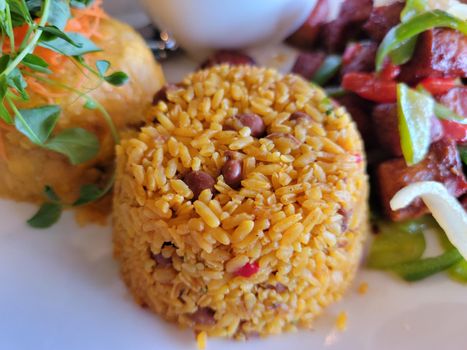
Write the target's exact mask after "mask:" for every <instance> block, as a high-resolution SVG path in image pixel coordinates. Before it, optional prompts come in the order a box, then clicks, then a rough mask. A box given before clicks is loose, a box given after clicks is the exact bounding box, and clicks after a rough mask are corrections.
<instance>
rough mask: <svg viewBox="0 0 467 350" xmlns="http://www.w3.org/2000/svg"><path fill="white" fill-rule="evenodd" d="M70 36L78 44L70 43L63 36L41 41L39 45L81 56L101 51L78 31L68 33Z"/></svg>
mask: <svg viewBox="0 0 467 350" xmlns="http://www.w3.org/2000/svg"><path fill="white" fill-rule="evenodd" d="M67 35H68V37H69V38H70V39H71V40H72V41H73V42H74V43H76V44H78V45H79V47H77V46H76V45H72V44H70V43H69V42H68V41H66V40H63V39H62V38H55V39H53V40H50V41H41V42H40V43H39V46H42V47H45V48H47V49H50V50H52V51H55V52H58V53H60V54H62V55H65V56H80V55H84V54H86V53H90V52H97V51H101V49H100V48H99V47H97V46H96V44H94V43H93V42H92V41H91V40H89V39H88V38H86V37H84V36H82V35H81V34H78V33H67Z"/></svg>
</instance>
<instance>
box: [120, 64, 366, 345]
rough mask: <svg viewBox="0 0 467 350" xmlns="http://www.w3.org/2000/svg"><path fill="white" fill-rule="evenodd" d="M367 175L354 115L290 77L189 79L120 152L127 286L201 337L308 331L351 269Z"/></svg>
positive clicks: (252, 70) (269, 73)
mask: <svg viewBox="0 0 467 350" xmlns="http://www.w3.org/2000/svg"><path fill="white" fill-rule="evenodd" d="M364 169H365V164H364V156H363V147H362V141H361V139H360V136H359V134H358V132H357V129H356V126H355V124H354V123H353V122H352V120H351V118H350V116H349V115H348V114H347V112H346V111H345V110H344V109H343V108H342V107H338V106H336V105H335V104H333V103H332V102H331V101H330V100H329V99H328V98H327V97H326V95H325V94H324V92H323V91H322V90H321V89H319V88H316V87H313V86H311V85H310V84H309V83H308V82H306V81H304V80H303V79H301V78H299V77H298V76H295V75H285V76H282V75H280V74H279V73H277V72H276V71H275V70H272V69H266V68H257V67H246V66H239V67H229V66H226V65H223V66H216V67H214V68H211V69H209V70H203V71H199V72H196V73H193V74H191V75H189V76H188V77H187V78H186V79H185V80H184V81H183V82H181V83H180V84H177V85H173V86H168V87H167V88H165V89H164V90H163V91H161V92H160V93H159V94H158V95H157V97H156V99H155V106H154V107H153V108H152V110H151V113H150V116H149V123H148V125H147V126H145V127H143V128H142V129H141V130H140V132H139V134H138V135H136V136H135V137H134V138H129V139H126V140H125V141H123V142H122V144H121V146H119V147H118V149H117V176H116V186H115V194H114V214H113V222H114V245H115V255H116V258H117V259H118V261H119V263H120V267H121V272H122V276H123V279H124V281H125V282H126V284H127V285H128V287H129V289H130V290H131V292H132V294H133V295H134V297H135V299H136V300H137V302H138V303H140V304H141V305H142V306H144V307H148V308H149V309H151V310H152V311H154V312H155V313H157V314H159V315H161V316H162V317H164V318H166V319H167V320H170V321H175V322H177V323H178V324H180V325H182V326H188V327H192V328H193V329H194V330H195V331H196V332H197V333H201V334H202V335H203V337H204V336H205V334H207V335H209V336H225V337H235V338H240V339H243V338H248V337H251V336H258V335H259V336H264V335H268V334H276V333H280V332H282V331H290V330H294V329H296V328H297V327H311V326H312V324H313V321H314V319H315V318H316V316H317V315H319V314H320V313H321V312H322V311H323V309H324V308H325V307H326V306H327V305H329V304H330V303H332V302H334V301H335V300H337V299H339V298H340V297H341V296H342V294H343V292H344V290H345V289H346V287H347V286H348V284H349V283H350V282H351V280H352V278H353V276H354V274H355V271H356V269H357V266H358V263H359V259H360V255H361V251H362V241H363V239H364V237H365V234H366V229H367V221H366V219H367V218H366V215H367V203H366V200H367V189H368V184H367V177H366V175H365V170H364Z"/></svg>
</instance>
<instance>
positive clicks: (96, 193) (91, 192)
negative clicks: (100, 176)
mask: <svg viewBox="0 0 467 350" xmlns="http://www.w3.org/2000/svg"><path fill="white" fill-rule="evenodd" d="M103 192H104V191H102V190H101V189H100V188H99V187H98V186H97V185H95V184H88V185H83V186H81V188H80V190H79V198H78V199H77V200H76V202H74V203H73V206H75V207H76V206H80V205H85V204H88V203H91V202H94V201H95V200H97V199H99V198H101V197H102V195H103V194H104V193H103Z"/></svg>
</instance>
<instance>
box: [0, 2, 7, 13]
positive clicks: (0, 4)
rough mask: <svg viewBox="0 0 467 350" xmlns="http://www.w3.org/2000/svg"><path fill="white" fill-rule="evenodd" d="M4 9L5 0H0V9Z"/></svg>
mask: <svg viewBox="0 0 467 350" xmlns="http://www.w3.org/2000/svg"><path fill="white" fill-rule="evenodd" d="M5 9H6V1H5V0H0V11H2V12H3V11H5Z"/></svg>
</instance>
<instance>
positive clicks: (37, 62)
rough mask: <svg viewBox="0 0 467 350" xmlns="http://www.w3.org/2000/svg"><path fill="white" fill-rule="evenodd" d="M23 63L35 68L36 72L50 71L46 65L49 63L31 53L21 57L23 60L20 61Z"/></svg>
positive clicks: (47, 72)
mask: <svg viewBox="0 0 467 350" xmlns="http://www.w3.org/2000/svg"><path fill="white" fill-rule="evenodd" d="M21 63H22V64H24V65H25V66H26V67H28V68H30V69H32V70H35V71H36V72H40V73H46V74H50V73H52V72H51V71H50V70H49V69H48V68H47V67H48V66H49V64H48V63H47V62H46V61H44V60H43V59H42V58H40V57H39V56H36V55H33V54H27V55H26V57H24V58H23V61H22V62H21Z"/></svg>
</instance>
